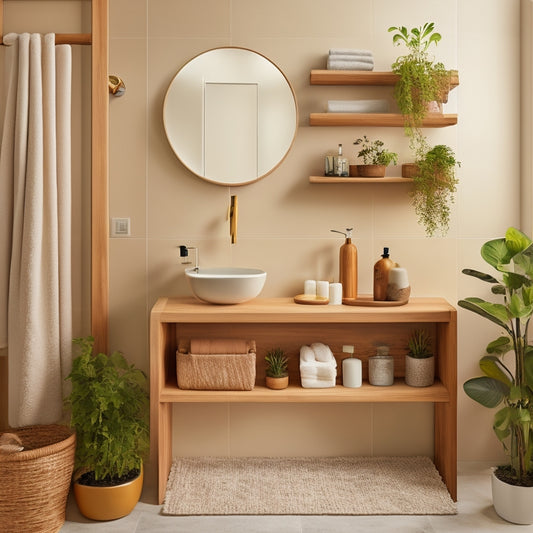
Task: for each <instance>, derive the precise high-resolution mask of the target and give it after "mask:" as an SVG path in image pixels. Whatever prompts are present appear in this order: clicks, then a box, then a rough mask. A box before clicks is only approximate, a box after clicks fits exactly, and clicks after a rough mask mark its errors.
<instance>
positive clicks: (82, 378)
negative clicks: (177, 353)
mask: <svg viewBox="0 0 533 533" xmlns="http://www.w3.org/2000/svg"><path fill="white" fill-rule="evenodd" d="M74 343H75V344H76V345H77V346H78V348H79V350H80V353H79V355H78V356H77V357H76V358H74V360H73V362H72V371H71V373H70V374H69V376H68V377H67V379H68V380H70V382H71V384H72V391H71V393H70V394H69V396H68V397H67V398H66V404H67V406H68V407H70V411H71V425H72V427H73V428H74V429H75V430H76V456H75V466H76V468H80V469H82V470H83V471H85V473H84V474H83V475H82V477H81V478H80V480H79V482H80V483H85V484H93V485H109V484H119V483H121V482H123V481H126V480H128V479H130V478H132V477H135V476H136V475H138V473H139V471H140V468H141V465H142V460H143V457H144V456H145V455H146V453H147V452H148V449H149V423H148V413H149V402H148V391H147V379H146V375H145V374H144V372H142V371H141V370H139V369H137V368H135V367H134V366H133V365H130V364H128V362H127V361H126V359H125V358H124V356H123V355H122V354H121V353H120V352H113V353H112V354H111V355H107V354H103V353H99V354H94V355H93V344H94V339H93V338H92V337H86V338H80V339H75V340H74Z"/></svg>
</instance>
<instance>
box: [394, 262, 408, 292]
mask: <svg viewBox="0 0 533 533" xmlns="http://www.w3.org/2000/svg"><path fill="white" fill-rule="evenodd" d="M389 285H396V288H397V289H405V288H406V287H409V279H408V277H407V270H405V268H399V267H396V268H391V269H390V270H389Z"/></svg>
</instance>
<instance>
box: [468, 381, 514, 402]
mask: <svg viewBox="0 0 533 533" xmlns="http://www.w3.org/2000/svg"><path fill="white" fill-rule="evenodd" d="M463 389H464V391H465V392H466V394H467V395H468V396H470V398H472V400H475V401H476V402H478V403H480V404H481V405H483V406H485V407H491V408H492V407H496V406H497V405H499V404H500V403H501V402H502V401H503V400H504V399H505V397H506V395H507V394H508V393H509V387H508V386H506V385H505V384H504V383H502V382H501V381H498V380H497V379H493V378H490V377H485V376H483V377H479V378H472V379H469V380H468V381H466V382H465V383H464V385H463Z"/></svg>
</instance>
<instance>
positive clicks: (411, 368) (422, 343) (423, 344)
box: [405, 329, 435, 387]
mask: <svg viewBox="0 0 533 533" xmlns="http://www.w3.org/2000/svg"><path fill="white" fill-rule="evenodd" d="M407 347H408V350H409V351H408V352H407V355H406V356H405V383H407V385H409V386H411V387H429V386H430V385H433V381H434V380H435V356H434V355H433V349H432V342H431V336H430V335H429V333H428V332H427V331H425V330H423V329H417V330H415V331H413V332H412V333H411V335H410V336H409V338H408V340H407Z"/></svg>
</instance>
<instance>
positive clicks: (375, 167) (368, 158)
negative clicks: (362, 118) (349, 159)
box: [354, 135, 398, 178]
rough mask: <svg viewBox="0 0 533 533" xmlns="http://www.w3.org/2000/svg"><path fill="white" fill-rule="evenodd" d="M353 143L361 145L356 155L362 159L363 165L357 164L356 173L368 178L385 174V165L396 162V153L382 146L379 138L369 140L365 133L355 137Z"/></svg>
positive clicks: (382, 143) (383, 144)
mask: <svg viewBox="0 0 533 533" xmlns="http://www.w3.org/2000/svg"><path fill="white" fill-rule="evenodd" d="M354 145H356V146H357V145H361V150H359V152H358V153H357V157H360V158H362V159H363V163H364V164H363V165H357V175H358V176H361V177H368V178H381V177H383V176H385V172H386V170H387V167H388V166H389V165H391V164H394V165H396V164H398V154H397V153H395V152H391V151H389V150H387V149H386V148H384V146H385V143H384V142H383V141H381V140H379V139H377V140H375V141H371V140H370V139H368V137H367V136H366V135H364V136H363V137H362V138H359V139H356V140H355V141H354Z"/></svg>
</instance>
